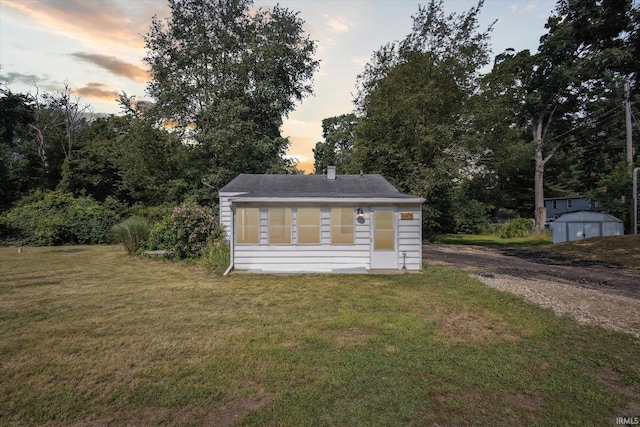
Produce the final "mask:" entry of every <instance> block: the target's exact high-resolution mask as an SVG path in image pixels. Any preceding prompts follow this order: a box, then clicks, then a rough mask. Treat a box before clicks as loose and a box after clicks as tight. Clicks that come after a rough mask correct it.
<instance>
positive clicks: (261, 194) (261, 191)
mask: <svg viewBox="0 0 640 427" xmlns="http://www.w3.org/2000/svg"><path fill="white" fill-rule="evenodd" d="M220 193H235V194H242V197H243V198H296V197H303V198H358V199H361V198H377V199H381V198H384V199H403V200H413V201H415V202H416V203H420V202H422V201H424V199H422V198H420V197H416V196H411V195H408V194H403V193H401V192H399V191H398V190H397V189H396V188H395V187H394V186H393V185H391V184H390V183H389V182H388V181H387V180H386V179H384V177H382V175H379V174H371V175H336V178H335V179H328V178H327V176H326V175H261V174H240V175H238V176H237V177H236V178H234V179H233V180H232V181H231V182H230V183H228V184H227V185H225V186H224V187H222V189H220Z"/></svg>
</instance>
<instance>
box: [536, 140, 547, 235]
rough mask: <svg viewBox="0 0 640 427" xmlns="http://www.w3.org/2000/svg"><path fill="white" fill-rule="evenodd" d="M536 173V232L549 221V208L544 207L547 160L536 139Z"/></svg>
mask: <svg viewBox="0 0 640 427" xmlns="http://www.w3.org/2000/svg"><path fill="white" fill-rule="evenodd" d="M535 162H536V165H535V174H534V178H533V185H534V187H533V188H534V193H535V202H534V207H535V219H536V223H535V228H534V230H535V231H536V232H541V231H542V230H543V229H544V224H545V222H547V210H546V209H545V207H544V165H545V163H546V162H545V161H544V158H543V157H542V147H541V145H540V144H539V142H538V141H536V154H535Z"/></svg>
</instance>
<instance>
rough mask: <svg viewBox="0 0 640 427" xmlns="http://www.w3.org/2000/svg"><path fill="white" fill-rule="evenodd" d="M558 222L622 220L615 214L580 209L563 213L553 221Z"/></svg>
mask: <svg viewBox="0 0 640 427" xmlns="http://www.w3.org/2000/svg"><path fill="white" fill-rule="evenodd" d="M553 222H554V223H556V222H622V221H621V220H619V219H618V218H616V217H615V216H613V215H609V214H605V213H602V212H590V211H580V212H571V213H567V214H564V215H562V216H561V217H559V218H557V219H555V220H554V221H553Z"/></svg>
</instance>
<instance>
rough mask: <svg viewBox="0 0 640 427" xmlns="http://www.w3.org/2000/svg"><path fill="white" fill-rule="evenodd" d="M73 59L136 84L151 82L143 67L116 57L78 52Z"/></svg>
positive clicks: (73, 54)
mask: <svg viewBox="0 0 640 427" xmlns="http://www.w3.org/2000/svg"><path fill="white" fill-rule="evenodd" d="M71 56H72V57H74V58H77V59H80V60H81V61H85V62H88V63H91V64H94V65H97V66H98V67H101V68H104V69H105V70H107V71H109V72H111V73H113V74H115V75H118V76H123V77H127V78H129V79H131V80H134V81H136V82H140V83H145V82H147V81H148V80H149V73H148V72H147V70H145V69H144V68H142V67H139V66H137V65H134V64H130V63H128V62H124V61H121V60H119V59H118V58H116V57H115V56H108V55H99V54H95V53H85V52H76V53H72V54H71Z"/></svg>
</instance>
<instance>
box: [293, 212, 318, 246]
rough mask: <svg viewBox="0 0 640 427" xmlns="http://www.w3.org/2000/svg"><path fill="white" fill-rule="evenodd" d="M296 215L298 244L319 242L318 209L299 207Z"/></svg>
mask: <svg viewBox="0 0 640 427" xmlns="http://www.w3.org/2000/svg"><path fill="white" fill-rule="evenodd" d="M296 215H297V216H296V219H297V224H298V244H302V245H304V244H318V243H320V209H318V208H299V209H298V211H297V213H296Z"/></svg>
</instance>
